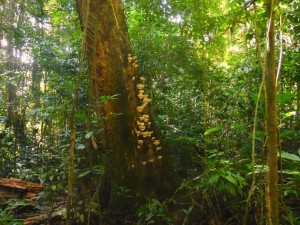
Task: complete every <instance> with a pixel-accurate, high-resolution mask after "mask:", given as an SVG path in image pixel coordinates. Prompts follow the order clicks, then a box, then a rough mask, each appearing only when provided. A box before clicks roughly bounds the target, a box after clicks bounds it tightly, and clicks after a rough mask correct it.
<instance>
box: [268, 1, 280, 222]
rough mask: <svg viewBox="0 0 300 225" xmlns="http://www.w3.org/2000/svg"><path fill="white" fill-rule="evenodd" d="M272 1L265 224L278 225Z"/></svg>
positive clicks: (270, 3) (271, 7) (270, 11)
mask: <svg viewBox="0 0 300 225" xmlns="http://www.w3.org/2000/svg"><path fill="white" fill-rule="evenodd" d="M274 4H275V3H274V0H266V11H267V21H268V22H267V48H266V121H267V124H266V125H267V142H266V147H267V161H268V166H269V171H268V173H267V175H266V204H267V224H268V225H279V203H278V156H277V148H278V138H279V137H278V128H277V108H276V73H275V32H274V30H275V29H274V13H275V12H274Z"/></svg>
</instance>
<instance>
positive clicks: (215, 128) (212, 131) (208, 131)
mask: <svg viewBox="0 0 300 225" xmlns="http://www.w3.org/2000/svg"><path fill="white" fill-rule="evenodd" d="M222 128H223V126H217V127H213V128H211V129H209V130H207V131H205V132H204V135H208V134H211V133H214V132H216V131H219V130H221V129H222Z"/></svg>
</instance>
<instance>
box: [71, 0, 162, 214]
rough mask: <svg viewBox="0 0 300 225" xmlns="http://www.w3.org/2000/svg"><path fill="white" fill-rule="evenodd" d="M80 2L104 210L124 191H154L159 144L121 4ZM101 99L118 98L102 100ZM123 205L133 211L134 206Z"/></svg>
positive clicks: (157, 179)
mask: <svg viewBox="0 0 300 225" xmlns="http://www.w3.org/2000/svg"><path fill="white" fill-rule="evenodd" d="M77 4H78V9H79V10H78V11H79V15H80V20H81V24H82V26H83V27H84V26H86V28H85V29H84V30H86V34H85V36H86V41H85V43H86V46H85V47H86V58H87V60H88V72H89V83H90V85H89V88H93V103H94V104H95V107H94V108H96V112H97V115H98V119H99V120H100V121H102V123H101V124H100V125H99V126H101V127H103V132H102V133H101V142H102V144H103V151H104V156H105V174H104V176H103V177H102V179H103V180H102V182H101V183H102V187H101V188H100V192H101V193H100V195H99V196H100V200H101V204H102V206H104V207H106V206H109V205H114V204H115V203H116V204H118V205H119V206H120V201H119V200H118V196H117V192H118V188H120V187H126V188H129V189H132V190H135V191H136V192H137V191H138V192H139V193H141V192H144V193H146V194H149V193H152V192H154V190H155V188H156V186H157V185H158V184H159V182H160V175H161V174H160V168H161V163H162V155H161V152H162V151H161V146H160V142H159V140H158V139H157V138H155V137H153V133H152V132H153V129H152V128H151V125H150V124H151V122H150V120H149V118H151V116H149V112H150V110H148V109H147V104H148V103H149V102H148V103H146V102H147V101H151V100H150V99H149V98H148V97H147V96H146V95H145V94H142V95H140V97H138V92H139V93H141V92H140V90H142V92H143V91H144V90H143V89H144V86H143V85H144V77H142V76H140V75H139V74H138V72H137V66H138V64H137V60H136V58H135V57H134V55H133V50H132V48H131V44H130V42H129V37H128V33H127V25H126V21H125V15H124V12H123V8H122V1H121V0H93V1H91V0H90V1H89V0H78V1H77ZM101 96H102V98H103V97H108V96H115V97H114V98H109V97H108V98H106V99H107V100H105V101H102V102H100V101H99V99H100V97H101ZM148 117H149V118H148ZM147 118H148V119H147ZM140 123H143V124H144V125H141V124H140ZM138 124H139V125H138ZM138 140H139V142H138ZM155 141H156V142H155ZM138 143H139V144H138ZM101 196H102V197H101ZM107 196H110V198H109V197H107ZM122 204H124V205H123V207H126V208H127V209H128V207H129V208H131V207H130V206H129V204H131V203H130V202H127V203H125V202H124V201H123V202H122Z"/></svg>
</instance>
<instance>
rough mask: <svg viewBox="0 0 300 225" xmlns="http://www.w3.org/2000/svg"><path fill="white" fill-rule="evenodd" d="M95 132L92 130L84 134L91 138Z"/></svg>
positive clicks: (85, 136)
mask: <svg viewBox="0 0 300 225" xmlns="http://www.w3.org/2000/svg"><path fill="white" fill-rule="evenodd" d="M93 133H94V131H90V132H88V133H86V135H84V138H85V139H89V138H90V137H92V135H93Z"/></svg>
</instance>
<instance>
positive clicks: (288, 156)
mask: <svg viewBox="0 0 300 225" xmlns="http://www.w3.org/2000/svg"><path fill="white" fill-rule="evenodd" d="M278 155H281V158H283V159H288V160H292V161H298V162H300V157H299V156H297V155H295V154H291V153H288V152H283V151H282V152H281V154H280V153H279V152H278Z"/></svg>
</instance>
